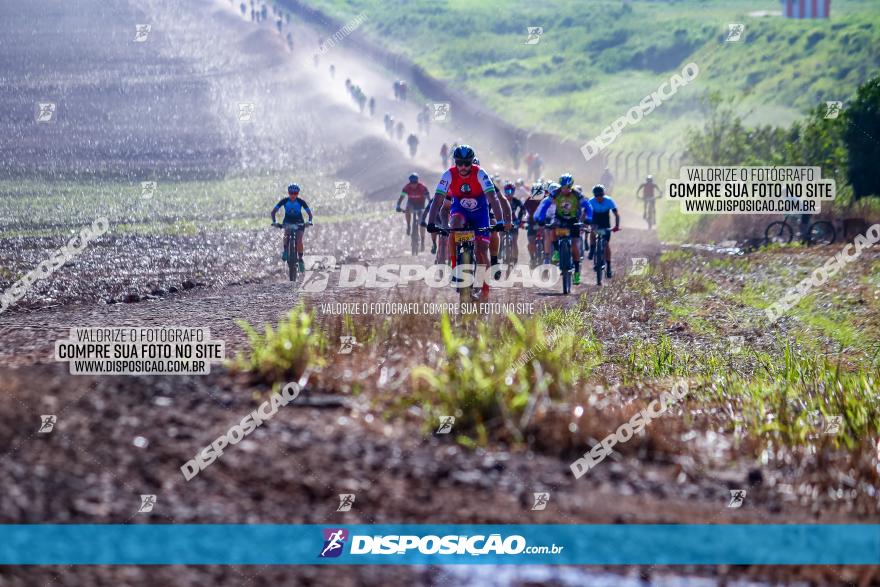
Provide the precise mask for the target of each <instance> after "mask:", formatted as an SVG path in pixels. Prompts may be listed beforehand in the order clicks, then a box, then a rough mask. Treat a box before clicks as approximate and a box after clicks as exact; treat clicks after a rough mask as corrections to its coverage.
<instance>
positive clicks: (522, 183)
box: [516, 177, 526, 187]
mask: <svg viewBox="0 0 880 587" xmlns="http://www.w3.org/2000/svg"><path fill="white" fill-rule="evenodd" d="M516 185H517V187H519V186H521V185H526V182H524V181H523V178H521V177H520V178H519V179H517V180H516Z"/></svg>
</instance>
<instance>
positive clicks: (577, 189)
mask: <svg viewBox="0 0 880 587" xmlns="http://www.w3.org/2000/svg"><path fill="white" fill-rule="evenodd" d="M571 191H573V192H574V193H576V194H577V195H578V196H580V197H581V198H583V197H584V188H582V187H581V186H579V185H576V186H574V187H573V188H571Z"/></svg>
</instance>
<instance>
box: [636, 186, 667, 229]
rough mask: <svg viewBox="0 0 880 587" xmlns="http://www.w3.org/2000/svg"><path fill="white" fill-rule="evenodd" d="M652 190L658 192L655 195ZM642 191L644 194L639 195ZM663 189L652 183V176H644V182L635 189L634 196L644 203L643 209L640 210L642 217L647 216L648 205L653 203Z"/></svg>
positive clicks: (645, 217)
mask: <svg viewBox="0 0 880 587" xmlns="http://www.w3.org/2000/svg"><path fill="white" fill-rule="evenodd" d="M654 190H657V192H659V193H658V194H657V195H654ZM643 192H644V196H642V195H640V194H642V193H643ZM662 192H663V190H661V189H660V186H659V185H657V184H656V183H654V176H653V175H649V176H648V177H646V178H645V183H643V184H642V185H640V186H639V189H638V190H636V198H638V199H639V200H642V201H643V202H644V203H645V207H644V211H643V212H642V218H643V219H646V220H647V218H648V206H653V205H654V200H656V199H657V198H658V197H659V196H660V195H661V194H662Z"/></svg>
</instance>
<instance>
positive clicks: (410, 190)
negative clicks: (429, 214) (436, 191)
mask: <svg viewBox="0 0 880 587" xmlns="http://www.w3.org/2000/svg"><path fill="white" fill-rule="evenodd" d="M429 195H430V193H429V192H428V186H426V185H425V184H423V183H422V182H420V181H419V174H418V173H412V174H410V176H409V183H408V184H406V185H405V186H403V189H401V190H400V197H398V198H397V211H398V212H404V210H403V209H401V207H400V203H401V202H402V201H403V199H404V198H407V202H406V234H407V236H409V233H410V230H417V228H416V227H415V226H413V224H418V223H419V220H420V219H421V217H422V212H423V211H424V210H425V202H426V201H427V200H428V196H429ZM420 236H421V237H422V250H423V251H424V250H425V233H424V231H422V233H421V235H420Z"/></svg>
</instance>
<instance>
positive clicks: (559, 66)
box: [282, 0, 880, 151]
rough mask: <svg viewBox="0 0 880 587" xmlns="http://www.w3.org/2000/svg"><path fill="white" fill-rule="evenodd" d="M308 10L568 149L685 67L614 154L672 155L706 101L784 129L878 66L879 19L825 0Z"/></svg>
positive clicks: (365, 5)
mask: <svg viewBox="0 0 880 587" xmlns="http://www.w3.org/2000/svg"><path fill="white" fill-rule="evenodd" d="M282 4H283V2H282ZM309 4H310V5H313V6H316V7H318V8H320V9H322V10H325V11H327V12H328V13H330V14H331V15H333V16H335V17H337V18H339V19H340V20H342V21H348V20H350V19H351V18H353V17H354V16H355V15H357V14H360V13H361V12H364V13H366V14H367V16H368V18H367V20H366V21H365V22H364V23H363V24H362V25H361V27H360V28H359V29H358V33H356V34H365V35H367V36H369V37H370V38H371V39H372V40H373V41H375V42H377V43H379V44H382V45H384V46H386V47H388V48H389V49H391V50H393V51H396V52H399V53H402V54H404V55H406V56H408V57H409V58H411V59H412V60H413V61H414V62H415V63H417V64H419V65H421V66H422V67H423V68H425V69H426V70H427V71H428V72H429V73H430V74H432V75H434V76H436V77H438V78H441V79H444V80H446V81H448V82H450V83H452V84H454V85H455V86H456V87H461V88H463V89H464V90H466V91H467V92H469V93H471V94H473V95H476V96H477V97H478V98H479V99H480V100H481V101H482V102H484V103H486V104H487V105H488V106H489V107H490V108H491V109H493V110H494V111H496V112H498V113H499V114H501V115H502V116H503V117H505V118H506V119H507V120H511V121H515V122H516V123H517V124H518V125H520V126H522V127H524V128H527V129H529V130H531V131H537V132H552V133H557V134H565V135H567V136H569V137H571V138H576V139H578V140H586V139H589V138H592V137H593V136H595V135H596V134H597V133H598V132H599V131H600V130H601V129H602V128H604V127H605V126H607V125H609V124H610V123H611V122H612V121H613V120H615V119H616V118H618V117H619V116H621V115H623V114H625V113H626V111H627V110H629V109H630V108H631V107H632V106H634V105H636V104H638V103H639V101H640V100H641V99H642V98H643V97H644V96H646V95H648V94H649V93H650V92H652V91H654V90H656V88H657V87H658V85H659V84H660V83H661V82H662V81H664V80H666V79H668V78H669V76H670V75H671V73H672V72H674V71H678V70H680V69H681V67H682V65H683V64H685V63H688V62H690V61H695V62H697V63H698V64H699V66H700V70H701V71H700V74H699V76H698V77H697V79H696V80H695V81H694V83H692V84H690V85H688V86H686V87H684V88H682V89H681V90H680V91H679V92H678V93H677V94H676V95H675V96H674V98H672V99H670V100H668V101H667V102H665V103H664V104H663V105H661V106H660V107H658V108H657V109H656V110H655V111H654V112H653V113H651V115H650V116H648V117H646V118H645V119H643V120H642V122H640V123H639V124H638V125H635V126H633V127H630V128H628V129H626V130H625V131H624V133H623V134H622V135H621V136H620V137H619V138H618V140H617V142H616V143H615V148H616V149H624V150H628V149H649V150H657V151H665V150H669V149H671V148H673V149H674V148H680V147H681V146H682V138H683V134H684V130H685V129H686V128H687V127H688V126H690V125H692V124H695V123H696V122H698V119H699V115H697V114H695V110H696V105H697V100H698V98H699V96H700V95H701V94H702V93H703V92H706V91H710V90H720V91H723V92H726V93H727V94H728V95H730V94H733V95H735V96H736V97H737V99H738V102H739V103H740V105H741V108H742V111H743V114H747V115H748V118H747V120H748V121H749V122H750V123H751V122H753V121H754V122H756V123H757V122H761V121H772V122H774V123H775V124H788V123H790V122H792V121H793V120H795V119H797V118H799V117H800V116H801V114H802V113H803V112H804V111H805V110H807V109H808V108H811V107H813V106H815V104H817V103H820V102H822V101H825V100H832V99H834V100H844V101H846V100H847V99H848V98H849V97H850V96H851V95H852V94H853V93H854V91H855V89H856V88H857V86H858V85H859V84H860V83H863V82H865V81H866V80H867V79H868V76H869V75H870V74H871V73H872V72H873V71H876V70H877V68H878V66H880V26H878V25H880V11H878V10H877V7H876V4H873V3H872V2H870V1H869V0H835V2H834V6H833V8H832V15H833V16H832V18H831V19H830V20H806V21H799V20H791V19H783V18H777V17H769V18H752V17H749V16H748V14H747V13H748V12H749V11H752V10H757V9H768V10H779V3H778V2H776V1H771V0H766V1H764V2H757V3H755V2H729V1H726V0H703V1H696V0H688V1H682V2H647V1H639V2H628V3H622V2H612V1H596V2H588V3H584V2H578V1H576V0H557V1H555V2H552V3H543V4H541V3H538V4H535V3H532V2H525V1H522V0H517V1H510V0H486V1H484V2H479V3H473V2H464V1H463V0H453V1H449V2H444V3H436V2H433V1H430V0H415V1H411V2H409V1H408V2H406V3H405V4H402V3H401V2H380V1H379V0H310V2H309ZM404 6H405V9H401V8H402V7H404ZM728 23H744V24H745V25H746V30H745V36H744V39H743V40H742V41H741V42H738V43H725V42H724V40H725V38H726V33H727V25H728ZM528 26H542V27H543V29H544V33H543V35H542V36H541V38H540V42H539V43H538V44H534V45H526V44H524V43H525V40H526V36H527V31H526V28H527V27H528ZM401 31H406V34H403V35H402V34H401ZM452 31H454V37H455V42H449V34H450V33H451V32H452ZM413 38H418V39H419V42H417V43H413V42H411V39H413ZM463 47H465V48H466V52H467V56H468V57H467V65H466V66H464V65H463V64H462V57H461V55H462V48H463Z"/></svg>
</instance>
